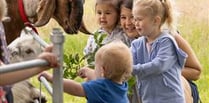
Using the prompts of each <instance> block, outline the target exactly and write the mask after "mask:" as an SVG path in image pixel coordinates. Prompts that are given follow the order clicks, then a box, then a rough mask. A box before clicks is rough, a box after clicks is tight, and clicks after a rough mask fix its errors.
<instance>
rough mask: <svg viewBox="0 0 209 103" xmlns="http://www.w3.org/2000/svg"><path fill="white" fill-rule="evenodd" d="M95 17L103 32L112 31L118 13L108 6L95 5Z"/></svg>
mask: <svg viewBox="0 0 209 103" xmlns="http://www.w3.org/2000/svg"><path fill="white" fill-rule="evenodd" d="M96 17H97V21H98V24H99V25H100V26H101V28H103V29H105V30H107V31H108V30H112V29H113V28H114V27H115V26H116V25H117V24H116V23H117V19H118V13H117V11H116V10H115V8H114V7H112V6H110V5H108V4H97V6H96Z"/></svg>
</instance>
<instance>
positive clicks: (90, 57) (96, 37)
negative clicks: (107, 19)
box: [84, 32, 107, 68]
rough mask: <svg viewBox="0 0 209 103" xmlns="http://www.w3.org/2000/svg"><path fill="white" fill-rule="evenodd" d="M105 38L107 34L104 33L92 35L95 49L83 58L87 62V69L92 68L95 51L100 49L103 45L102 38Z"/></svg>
mask: <svg viewBox="0 0 209 103" xmlns="http://www.w3.org/2000/svg"><path fill="white" fill-rule="evenodd" d="M106 36H107V34H104V33H100V32H95V34H94V40H95V43H96V45H97V46H96V48H95V49H94V51H93V52H91V53H89V54H87V55H85V56H84V58H85V59H86V61H87V64H88V67H90V68H94V65H95V64H94V61H95V54H96V52H97V50H98V49H99V48H101V47H102V46H103V45H104V44H103V43H102V41H103V40H104V38H105V37H106Z"/></svg>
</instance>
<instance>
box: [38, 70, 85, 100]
mask: <svg viewBox="0 0 209 103" xmlns="http://www.w3.org/2000/svg"><path fill="white" fill-rule="evenodd" d="M40 76H43V77H45V78H46V79H47V81H49V82H51V83H52V80H53V76H52V75H51V74H49V73H47V72H43V73H41V74H40V75H39V77H40ZM63 88H64V92H66V93H68V94H70V95H74V96H80V97H85V92H84V89H83V86H82V85H81V83H78V82H76V81H74V80H70V79H64V80H63Z"/></svg>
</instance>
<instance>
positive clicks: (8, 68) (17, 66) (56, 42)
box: [0, 28, 64, 103]
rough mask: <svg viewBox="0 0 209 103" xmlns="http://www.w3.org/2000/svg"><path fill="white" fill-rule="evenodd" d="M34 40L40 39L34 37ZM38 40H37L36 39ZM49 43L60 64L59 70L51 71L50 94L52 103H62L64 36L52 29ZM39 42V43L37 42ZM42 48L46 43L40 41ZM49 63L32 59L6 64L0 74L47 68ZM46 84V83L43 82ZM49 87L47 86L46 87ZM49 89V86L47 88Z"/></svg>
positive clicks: (0, 69) (1, 67)
mask: <svg viewBox="0 0 209 103" xmlns="http://www.w3.org/2000/svg"><path fill="white" fill-rule="evenodd" d="M34 38H35V39H36V40H38V39H40V38H38V37H36V36H35V37H34ZM37 38H38V39H37ZM50 38H51V42H52V43H53V46H54V47H53V53H55V54H56V55H57V56H58V62H59V64H60V66H59V68H54V69H53V85H52V87H53V93H52V90H49V91H51V92H49V93H52V98H53V103H63V43H64V35H63V33H62V32H61V30H60V29H59V28H54V29H53V30H52V33H51V35H50ZM38 41H39V40H38ZM39 42H40V41H39ZM41 42H42V44H43V46H44V47H45V46H47V44H46V43H44V42H43V41H41ZM48 64H49V63H48V62H47V61H45V60H42V59H34V60H30V61H24V62H20V63H14V64H8V65H3V66H0V74H2V73H7V72H14V71H18V70H24V69H29V68H33V67H38V66H47V65H48ZM45 82H46V81H45ZM44 84H46V83H44ZM48 86H49V85H48ZM47 88H49V89H50V86H49V87H47Z"/></svg>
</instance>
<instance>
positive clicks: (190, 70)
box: [175, 34, 201, 80]
mask: <svg viewBox="0 0 209 103" xmlns="http://www.w3.org/2000/svg"><path fill="white" fill-rule="evenodd" d="M175 39H176V42H177V43H178V45H179V47H180V48H181V49H182V50H183V51H184V52H186V53H187V55H188V57H187V59H186V63H185V66H184V68H183V69H182V75H183V76H184V77H185V78H186V79H188V80H198V79H199V77H200V73H201V64H200V62H199V60H198V59H197V57H196V55H195V53H194V51H193V50H192V48H191V46H190V45H189V43H188V42H187V41H186V40H185V39H184V38H183V37H182V36H181V35H178V34H177V35H175Z"/></svg>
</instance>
